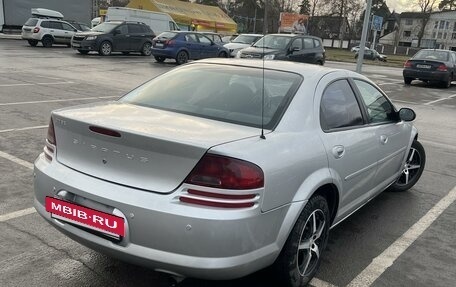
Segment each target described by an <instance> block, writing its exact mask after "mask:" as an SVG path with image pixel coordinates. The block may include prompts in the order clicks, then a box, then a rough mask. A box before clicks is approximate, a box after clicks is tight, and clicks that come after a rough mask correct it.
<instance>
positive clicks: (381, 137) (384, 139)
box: [380, 135, 388, 144]
mask: <svg viewBox="0 0 456 287" xmlns="http://www.w3.org/2000/svg"><path fill="white" fill-rule="evenodd" d="M380 142H381V143H382V144H386V143H388V137H387V136H385V135H381V136H380Z"/></svg>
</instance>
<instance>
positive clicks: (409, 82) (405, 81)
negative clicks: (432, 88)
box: [404, 77, 413, 85]
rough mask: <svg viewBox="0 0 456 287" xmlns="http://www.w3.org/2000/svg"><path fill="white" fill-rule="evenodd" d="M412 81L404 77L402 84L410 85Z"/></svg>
mask: <svg viewBox="0 0 456 287" xmlns="http://www.w3.org/2000/svg"><path fill="white" fill-rule="evenodd" d="M412 81H413V79H412V78H407V77H404V84H406V85H410V84H411V83H412Z"/></svg>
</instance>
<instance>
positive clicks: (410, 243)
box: [0, 39, 456, 287]
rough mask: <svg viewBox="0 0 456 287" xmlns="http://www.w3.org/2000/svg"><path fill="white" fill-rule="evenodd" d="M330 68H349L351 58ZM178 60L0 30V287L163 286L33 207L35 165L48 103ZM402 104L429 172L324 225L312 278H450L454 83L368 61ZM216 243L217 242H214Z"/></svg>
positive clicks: (454, 271) (454, 255)
mask: <svg viewBox="0 0 456 287" xmlns="http://www.w3.org/2000/svg"><path fill="white" fill-rule="evenodd" d="M326 66H329V67H337V68H345V69H350V70H354V69H355V66H354V65H353V64H347V63H327V64H326ZM173 67H175V64H174V63H173V62H172V61H170V62H165V63H164V64H158V63H155V61H154V60H153V58H152V57H142V56H139V55H138V56H135V55H128V56H124V55H121V54H119V55H113V56H111V57H100V56H98V55H95V54H94V55H88V56H82V55H79V54H78V53H77V52H75V51H73V50H71V49H69V48H65V47H54V48H50V49H46V48H43V47H36V48H32V47H29V46H28V45H27V44H26V42H25V41H18V40H6V39H0V270H1V272H0V286H169V285H170V282H169V277H167V276H166V275H162V274H159V273H156V272H154V271H152V270H149V269H145V268H142V267H138V266H134V265H131V264H127V263H123V262H120V261H117V260H114V259H112V258H109V257H106V256H104V255H101V254H98V253H96V252H94V251H91V250H90V249H87V248H86V247H83V246H81V245H79V244H78V243H75V242H73V241H72V240H70V239H68V238H67V237H65V236H64V235H62V234H60V233H59V232H58V231H56V230H55V229H54V228H53V227H51V226H50V225H48V224H47V223H46V222H45V221H44V220H43V219H42V218H41V217H40V216H39V215H38V214H37V213H36V212H35V211H34V209H33V207H32V204H33V186H32V169H33V162H34V160H35V158H36V157H37V155H38V154H39V153H41V151H42V149H43V146H44V138H45V136H46V131H47V124H48V121H49V115H50V112H51V111H52V110H54V109H58V108H62V107H67V106H71V105H76V104H82V103H91V102H98V101H105V100H114V99H116V98H118V97H120V96H121V95H123V94H124V93H126V92H128V91H129V90H131V89H133V88H134V87H136V86H137V85H139V84H141V83H143V82H144V81H146V80H147V79H150V78H152V77H154V76H155V75H158V74H161V73H163V72H165V71H167V70H169V69H171V68H173ZM363 71H364V74H365V75H366V76H368V77H370V78H371V79H372V80H374V81H375V82H376V83H377V84H378V85H379V86H380V87H382V88H383V90H384V91H386V92H387V94H388V95H389V96H390V98H391V99H392V100H393V102H394V103H395V104H396V105H397V106H398V107H403V106H407V107H410V108H413V109H414V110H415V112H416V113H417V119H416V120H415V125H416V126H417V128H418V129H419V131H420V135H419V138H420V140H421V142H422V143H423V145H424V147H425V149H426V153H427V163H426V169H425V171H424V173H423V175H422V177H421V179H420V181H419V182H418V184H417V185H415V187H413V188H412V190H410V191H409V192H404V193H390V192H384V193H382V194H381V195H379V196H378V197H377V198H375V199H374V200H372V201H371V202H370V203H368V204H367V205H366V206H365V207H363V208H362V209H360V210H359V211H358V212H356V213H355V214H354V215H352V216H351V217H350V218H348V219H347V220H346V221H344V222H343V223H341V224H340V225H338V226H337V227H335V228H334V229H332V231H331V233H330V242H329V244H328V248H327V250H326V252H325V253H324V255H323V262H322V265H321V268H320V271H319V272H318V274H317V279H315V280H313V281H312V283H311V284H312V285H313V286H347V285H348V286H414V287H417V286H454V284H455V283H454V282H455V281H456V280H455V279H456V264H455V263H456V239H455V234H456V223H455V220H454V218H455V217H456V203H455V200H456V132H455V130H454V128H455V126H456V82H455V83H453V86H452V87H451V88H449V89H442V88H438V87H433V86H428V85H426V84H423V83H419V82H414V83H412V85H411V86H405V85H404V84H403V80H402V69H396V68H388V67H376V66H364V67H363ZM220 248H223V246H220ZM269 282H270V280H268V276H267V271H262V272H258V273H256V274H253V275H251V276H248V277H246V278H242V279H239V280H235V281H224V282H220V281H217V282H215V281H201V280H196V279H187V280H184V281H182V282H181V283H179V284H178V286H186V287H187V286H271V285H270V284H271V283H269Z"/></svg>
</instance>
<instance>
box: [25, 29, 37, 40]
mask: <svg viewBox="0 0 456 287" xmlns="http://www.w3.org/2000/svg"><path fill="white" fill-rule="evenodd" d="M21 38H22V39H24V40H36V41H40V40H41V38H40V34H39V33H33V32H27V31H24V30H22V32H21Z"/></svg>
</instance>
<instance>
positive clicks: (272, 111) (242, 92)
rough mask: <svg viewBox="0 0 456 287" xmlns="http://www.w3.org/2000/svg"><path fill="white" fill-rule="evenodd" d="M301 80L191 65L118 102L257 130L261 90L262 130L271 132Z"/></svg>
mask: <svg viewBox="0 0 456 287" xmlns="http://www.w3.org/2000/svg"><path fill="white" fill-rule="evenodd" d="M263 75H264V78H263ZM176 79H179V81H176ZM301 81H302V78H301V76H300V75H297V74H294V73H289V72H280V71H273V70H264V74H263V69H258V68H248V67H239V66H228V65H217V64H191V65H188V66H183V67H180V68H178V69H175V70H172V71H171V72H168V73H165V74H163V75H161V76H159V77H157V78H155V79H153V80H151V81H149V82H147V83H145V84H144V85H142V86H141V87H139V88H137V89H135V90H133V91H132V92H130V93H129V94H127V95H126V96H124V97H123V98H121V99H120V100H119V101H121V102H125V103H131V104H135V105H140V106H146V107H151V108H157V109H163V110H168V111H173V112H178V113H183V114H189V115H193V116H197V117H203V118H209V119H214V120H219V121H224V122H230V123H236V124H241V125H246V126H252V127H261V123H262V102H263V101H262V98H263V87H264V115H263V122H264V127H265V128H266V129H273V128H274V127H275V126H276V124H277V123H278V122H279V120H280V118H281V116H282V114H283V112H284V111H285V109H286V108H287V106H288V103H289V102H290V101H291V99H292V97H293V95H294V94H295V92H296V90H297V88H298V86H299V84H300V83H301Z"/></svg>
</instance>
